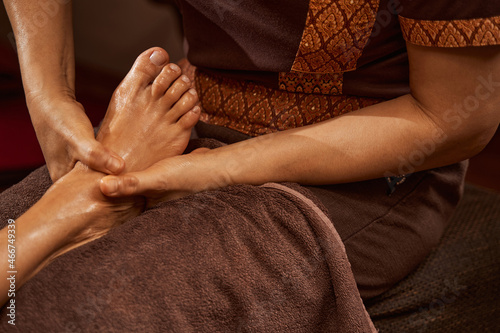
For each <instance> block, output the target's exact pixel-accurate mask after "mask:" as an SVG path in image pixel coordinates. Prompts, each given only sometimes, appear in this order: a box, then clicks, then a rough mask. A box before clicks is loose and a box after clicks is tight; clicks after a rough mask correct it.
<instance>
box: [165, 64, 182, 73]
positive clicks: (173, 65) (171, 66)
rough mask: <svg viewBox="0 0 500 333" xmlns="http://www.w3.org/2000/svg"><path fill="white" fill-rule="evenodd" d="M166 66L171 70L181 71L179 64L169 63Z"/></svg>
mask: <svg viewBox="0 0 500 333" xmlns="http://www.w3.org/2000/svg"><path fill="white" fill-rule="evenodd" d="M168 67H169V68H170V69H171V70H173V71H174V72H180V71H181V69H180V67H179V66H177V65H176V64H170V65H168Z"/></svg>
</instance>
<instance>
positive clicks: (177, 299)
mask: <svg viewBox="0 0 500 333" xmlns="http://www.w3.org/2000/svg"><path fill="white" fill-rule="evenodd" d="M48 186H50V178H49V177H48V173H47V170H46V168H43V169H40V170H38V171H36V172H35V173H33V174H32V175H30V176H29V177H28V178H27V179H25V180H24V181H23V182H21V183H20V184H18V185H16V186H14V187H13V188H11V189H9V190H7V191H6V192H4V193H2V194H1V195H0V207H1V213H0V215H1V218H2V220H1V223H2V226H4V225H5V223H6V221H7V219H8V218H16V217H18V216H19V215H20V214H21V213H22V212H23V211H25V210H26V209H27V208H28V207H29V206H30V205H32V204H33V203H34V202H35V201H36V200H37V199H38V198H39V197H40V195H41V193H43V191H44V190H45V189H46V188H47V187H48ZM6 314H7V311H6V308H5V307H4V308H3V309H2V311H1V314H0V331H2V332H10V331H14V332H15V331H19V332H139V331H141V332H308V333H310V332H375V329H374V327H373V325H372V322H371V320H370V318H369V316H368V315H367V313H366V311H365V308H364V306H363V303H362V301H361V298H360V296H359V293H358V290H357V287H356V283H355V281H354V278H353V275H352V272H351V269H350V265H349V262H348V259H347V256H346V254H345V249H344V247H343V244H342V242H341V240H340V237H339V236H338V234H337V232H336V231H335V229H334V227H333V225H332V223H331V222H330V221H329V220H328V218H327V217H326V215H325V212H324V208H323V207H322V206H321V204H320V203H319V202H318V200H317V199H315V198H314V196H313V195H312V194H311V193H310V192H309V191H308V190H306V189H304V188H302V187H300V186H298V185H296V184H266V185H263V186H261V187H257V186H248V185H238V186H231V187H227V188H224V189H221V190H217V191H210V192H204V193H198V194H195V195H191V196H189V197H185V198H182V199H179V200H174V201H170V202H165V203H161V204H159V205H157V206H155V207H153V208H151V209H149V210H148V211H146V212H144V213H143V214H142V215H141V216H139V217H137V218H135V219H132V220H130V221H128V222H127V223H125V224H123V225H122V226H120V227H118V228H116V229H113V230H112V231H111V232H110V233H109V234H107V235H105V236H104V237H102V238H100V239H98V240H96V241H93V242H91V243H88V244H86V245H84V246H82V247H79V248H77V249H75V250H73V251H70V252H68V253H66V254H65V255H63V256H61V257H59V258H58V259H57V260H55V261H54V262H53V263H51V264H50V265H49V266H47V267H46V268H45V269H43V270H42V271H41V272H40V273H39V274H38V275H36V276H35V277H34V278H33V279H32V280H30V281H28V282H27V283H26V284H25V285H24V286H23V287H22V288H21V289H20V290H19V291H18V292H17V294H16V314H17V320H16V326H15V327H14V326H11V325H9V324H8V323H7V316H6Z"/></svg>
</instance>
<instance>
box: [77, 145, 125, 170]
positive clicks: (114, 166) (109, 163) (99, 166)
mask: <svg viewBox="0 0 500 333" xmlns="http://www.w3.org/2000/svg"><path fill="white" fill-rule="evenodd" d="M79 150H80V156H79V160H80V161H81V162H82V163H83V164H85V165H88V166H89V167H90V168H91V169H94V170H97V171H100V172H104V173H107V174H119V173H120V172H122V171H123V169H125V161H124V160H123V159H122V158H121V157H120V156H118V155H117V154H115V153H113V152H112V151H110V150H109V149H107V148H105V147H104V146H103V145H102V144H101V143H100V142H98V141H96V140H90V141H89V142H87V143H86V144H82V145H80V146H79Z"/></svg>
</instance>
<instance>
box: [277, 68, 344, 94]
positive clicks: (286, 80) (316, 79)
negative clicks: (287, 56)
mask: <svg viewBox="0 0 500 333" xmlns="http://www.w3.org/2000/svg"><path fill="white" fill-rule="evenodd" d="M342 78H343V76H342V73H335V74H312V73H295V72H291V73H280V74H279V87H280V89H281V90H286V91H289V92H299V93H305V94H324V95H341V94H342V82H343V81H342Z"/></svg>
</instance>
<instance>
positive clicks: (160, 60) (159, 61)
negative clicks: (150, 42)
mask: <svg viewBox="0 0 500 333" xmlns="http://www.w3.org/2000/svg"><path fill="white" fill-rule="evenodd" d="M149 59H150V60H151V62H152V63H153V64H155V65H156V66H161V65H163V64H164V63H165V62H167V57H166V56H165V54H164V53H163V52H160V51H154V52H153V54H152V55H151V57H149Z"/></svg>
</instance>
